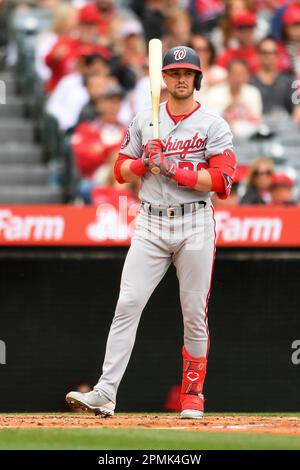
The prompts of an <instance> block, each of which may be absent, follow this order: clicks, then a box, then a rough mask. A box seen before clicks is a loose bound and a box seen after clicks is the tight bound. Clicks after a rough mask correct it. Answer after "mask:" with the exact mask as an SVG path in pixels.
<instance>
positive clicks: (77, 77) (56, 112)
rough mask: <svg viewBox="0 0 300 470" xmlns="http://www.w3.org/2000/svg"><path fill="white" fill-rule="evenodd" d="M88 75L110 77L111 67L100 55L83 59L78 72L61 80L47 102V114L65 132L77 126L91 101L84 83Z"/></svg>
mask: <svg viewBox="0 0 300 470" xmlns="http://www.w3.org/2000/svg"><path fill="white" fill-rule="evenodd" d="M88 75H100V76H109V75H110V66H109V64H108V63H107V62H106V60H105V59H103V58H102V57H101V56H100V55H98V54H92V55H90V56H86V57H81V58H80V60H79V63H78V67H77V71H76V72H74V73H72V74H69V75H67V76H66V77H64V78H62V79H61V81H60V82H59V84H58V85H57V87H56V88H55V90H54V92H53V93H52V94H51V96H50V98H49V100H48V102H47V105H46V111H47V113H48V114H50V115H51V116H53V117H54V118H55V119H56V120H57V121H58V126H59V129H60V130H61V131H63V132H67V131H68V130H71V129H72V128H73V127H74V126H75V125H76V123H77V121H78V118H79V115H80V112H81V110H82V108H83V107H84V106H85V105H86V104H87V103H88V102H89V100H90V96H89V93H88V91H87V89H86V86H85V81H84V79H85V77H86V76H88Z"/></svg>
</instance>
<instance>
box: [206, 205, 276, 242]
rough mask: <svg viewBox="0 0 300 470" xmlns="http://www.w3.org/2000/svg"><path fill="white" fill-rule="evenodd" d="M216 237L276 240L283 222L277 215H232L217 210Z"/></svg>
mask: <svg viewBox="0 0 300 470" xmlns="http://www.w3.org/2000/svg"><path fill="white" fill-rule="evenodd" d="M215 217H216V230H217V238H218V237H220V238H222V240H223V241H224V242H228V243H230V242H252V243H253V242H278V241H279V240H280V238H281V234H282V228H283V223H282V220H281V219H280V218H278V217H266V216H265V217H249V216H248V217H234V216H232V215H231V214H230V212H227V211H218V212H217V213H216V214H215Z"/></svg>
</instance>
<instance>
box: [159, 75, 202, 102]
mask: <svg viewBox="0 0 300 470" xmlns="http://www.w3.org/2000/svg"><path fill="white" fill-rule="evenodd" d="M163 77H164V81H165V83H166V85H167V89H168V92H169V93H170V94H171V95H172V96H173V98H176V99H178V100H184V99H187V98H189V97H190V96H192V95H193V93H194V87H195V77H196V72H195V71H194V70H190V69H171V70H168V71H166V72H164V74H163Z"/></svg>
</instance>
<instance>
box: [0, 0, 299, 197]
mask: <svg viewBox="0 0 300 470" xmlns="http://www.w3.org/2000/svg"><path fill="white" fill-rule="evenodd" d="M8 10H10V20H9V24H10V27H9V28H7V29H9V32H8V33H7V34H4V35H3V38H2V37H1V34H0V48H1V57H4V59H3V60H4V61H5V63H6V64H8V65H9V66H13V67H15V69H16V71H17V79H18V81H19V88H20V92H21V93H22V94H23V95H24V97H25V100H26V104H27V112H28V115H29V116H31V118H32V119H33V120H34V122H35V131H36V139H37V140H38V141H40V142H42V144H43V146H44V152H45V159H46V160H47V161H48V163H49V165H52V167H53V174H54V180H55V178H56V181H57V184H62V185H64V187H65V189H66V200H68V201H74V202H82V203H86V204H90V203H92V204H99V203H100V202H111V203H112V204H116V205H117V200H118V195H119V194H124V195H127V196H128V198H129V201H132V203H134V202H135V201H136V200H137V197H138V189H139V188H138V187H137V185H136V184H135V185H132V184H126V185H119V184H118V183H117V182H116V181H115V179H114V177H113V171H112V166H113V163H114V161H115V158H116V156H117V154H118V151H119V148H120V144H121V143H122V141H123V139H124V135H125V132H126V128H127V126H128V124H129V123H130V121H131V119H132V118H133V116H134V115H135V114H136V113H137V112H138V111H140V110H142V109H144V108H147V107H149V106H151V102H150V85H149V75H148V60H147V44H148V41H149V40H150V39H151V38H153V37H157V38H160V39H162V41H163V49H164V52H165V51H166V50H167V49H169V48H170V47H173V46H176V45H188V46H191V47H193V48H194V49H195V50H196V51H197V53H198V54H199V56H200V60H201V66H202V69H203V74H204V78H203V82H202V88H201V90H200V91H195V99H197V100H198V101H199V102H200V103H201V104H202V105H204V106H206V107H208V108H209V109H211V110H212V111H214V112H216V113H218V114H220V115H222V116H223V117H224V118H225V119H226V120H227V121H228V123H229V124H230V127H231V129H232V132H233V134H234V137H235V142H236V144H237V147H236V153H237V158H238V160H240V166H239V168H238V171H237V175H236V179H235V182H234V185H233V189H232V193H231V196H230V198H229V199H228V200H226V201H219V200H217V199H216V198H214V199H215V201H214V202H215V204H222V205H224V204H227V205H237V204H272V205H275V204H284V205H290V204H297V203H298V199H299V197H298V176H297V171H296V170H295V168H293V164H291V162H290V160H289V159H288V158H287V159H285V158H284V155H283V152H281V153H280V152H279V153H278V152H277V153H276V152H272V151H271V147H272V146H271V145H269V144H268V143H270V142H273V143H274V138H276V137H278V136H281V134H284V136H285V137H286V135H287V134H288V135H290V136H291V139H290V141H292V145H294V152H295V149H297V147H298V144H299V143H300V141H299V142H298V140H297V139H299V126H300V93H298V90H299V89H300V88H299V84H298V80H300V0H293V1H288V0H265V1H264V0H145V1H141V0H123V1H121V0H120V1H116V0H73V1H71V0H69V1H67V0H64V1H59V0H18V1H13V0H12V1H9V0H0V12H1V14H0V21H2V22H3V24H5V25H6V26H7V21H5V18H7V11H8ZM7 38H8V40H7ZM299 83H300V82H299ZM298 95H299V96H298ZM166 98H167V94H166V90H165V88H164V84H163V83H162V97H161V99H162V101H163V100H165V99H166ZM268 139H269V140H268ZM272 139H273V140H272ZM293 139H294V140H293ZM262 141H263V142H264V145H259V146H258V147H257V148H258V149H259V150H257V152H256V153H255V152H254V153H252V154H251V155H250V156H249V155H247V156H245V155H246V154H247V151H245V154H243V151H242V150H240V151H239V149H242V148H244V149H245V148H246V147H247V142H252V143H253V142H262ZM245 143H246V146H245ZM273 147H274V145H273ZM273 147H272V148H273ZM277 147H278V146H277ZM268 148H269V151H268ZM240 157H241V159H240ZM293 163H294V162H293Z"/></svg>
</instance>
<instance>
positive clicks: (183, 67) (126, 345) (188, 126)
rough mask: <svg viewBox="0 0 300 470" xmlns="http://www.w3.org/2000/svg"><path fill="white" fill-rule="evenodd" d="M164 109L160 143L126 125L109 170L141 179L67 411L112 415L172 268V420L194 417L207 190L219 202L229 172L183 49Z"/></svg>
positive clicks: (207, 263) (203, 338) (194, 66)
mask: <svg viewBox="0 0 300 470" xmlns="http://www.w3.org/2000/svg"><path fill="white" fill-rule="evenodd" d="M162 72H163V78H164V81H165V83H166V86H167V89H168V96H169V97H168V101H167V102H164V103H162V104H161V105H160V125H159V128H160V137H161V139H152V138H151V135H152V113H151V110H150V109H149V110H146V111H142V112H139V113H138V114H137V115H136V117H135V118H134V119H133V121H132V123H131V125H130V126H129V129H128V131H127V134H126V137H125V140H124V142H123V144H122V147H121V151H120V154H119V158H118V159H117V161H116V164H115V176H116V179H117V180H118V181H119V182H121V183H124V182H125V181H127V182H131V181H135V180H137V179H139V178H141V190H140V194H139V196H140V200H141V208H140V212H139V214H138V216H137V222H136V231H135V234H134V236H133V238H132V243H131V247H130V249H129V251H128V254H127V257H126V261H125V264H124V268H123V273H122V278H121V286H120V295H119V299H118V302H117V307H116V311H115V316H114V319H113V322H112V325H111V329H110V332H109V336H108V341H107V346H106V354H105V359H104V364H103V371H102V375H101V377H100V379H99V381H98V383H97V384H96V385H95V387H94V389H93V391H91V392H89V393H78V392H70V393H69V394H68V395H67V396H66V400H67V402H68V403H69V405H70V406H76V407H78V406H81V407H82V409H85V410H90V411H94V412H95V413H96V414H101V415H103V416H112V415H113V413H114V409H115V403H116V394H117V390H118V386H119V384H120V381H121V379H122V377H123V374H124V372H125V369H126V367H127V364H128V361H129V359H130V355H131V352H132V349H133V345H134V342H135V336H136V331H137V327H138V323H139V320H140V317H141V314H142V311H143V309H144V307H145V305H146V304H147V302H148V299H149V297H150V296H151V294H152V292H153V291H154V289H155V288H156V286H157V285H158V283H159V282H160V281H161V279H162V278H163V276H164V275H165V273H166V271H167V270H168V268H169V266H170V264H171V263H172V262H173V263H174V265H175V267H176V272H177V277H178V281H179V286H180V302H181V307H182V314H183V323H184V345H183V348H182V357H183V377H182V386H181V395H180V401H181V410H182V411H181V415H180V416H181V418H191V419H199V418H202V417H203V411H204V396H203V393H202V392H203V385H204V380H205V374H206V366H207V355H208V350H209V331H208V324H207V308H208V300H209V295H210V289H211V278H212V270H213V263H214V256H215V223H214V217H213V207H212V204H211V201H210V192H216V193H217V194H218V196H219V197H220V198H224V199H225V198H226V197H227V196H228V195H229V193H230V190H231V184H232V180H233V177H234V174H235V170H236V159H235V156H234V153H233V148H232V134H231V132H230V129H229V126H228V124H227V123H226V122H225V121H224V120H223V119H222V118H221V117H220V116H217V115H216V114H213V113H211V112H210V111H208V110H207V109H205V108H204V107H203V106H201V104H200V103H198V102H197V101H195V100H194V98H193V94H194V89H195V88H196V89H197V90H199V89H200V86H201V79H202V72H201V67H200V61H199V57H198V55H197V53H196V52H195V51H194V50H193V49H191V48H189V47H185V46H178V47H175V48H172V49H170V50H169V51H168V52H167V53H166V55H165V57H164V59H163V68H162Z"/></svg>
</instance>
